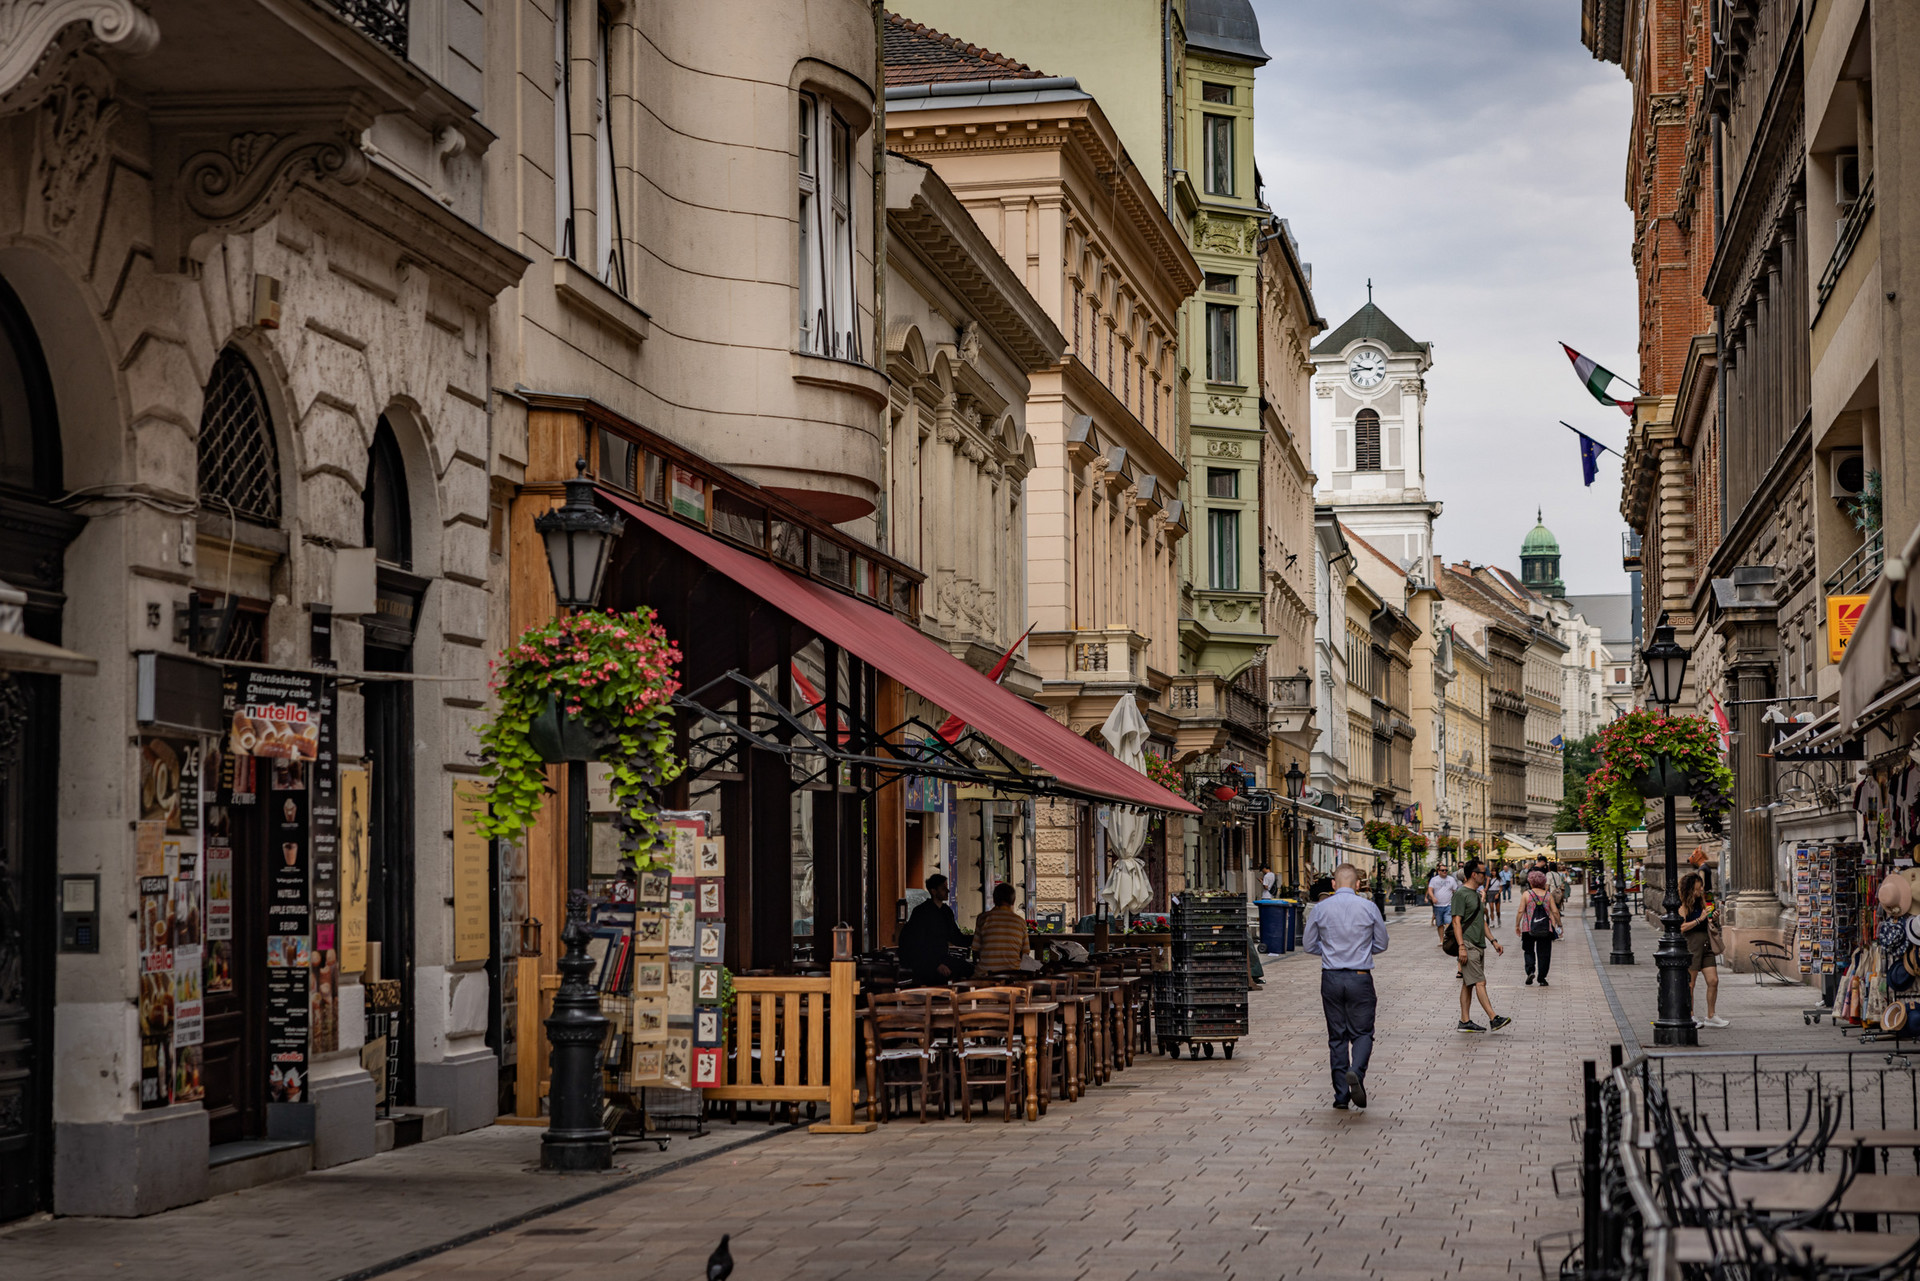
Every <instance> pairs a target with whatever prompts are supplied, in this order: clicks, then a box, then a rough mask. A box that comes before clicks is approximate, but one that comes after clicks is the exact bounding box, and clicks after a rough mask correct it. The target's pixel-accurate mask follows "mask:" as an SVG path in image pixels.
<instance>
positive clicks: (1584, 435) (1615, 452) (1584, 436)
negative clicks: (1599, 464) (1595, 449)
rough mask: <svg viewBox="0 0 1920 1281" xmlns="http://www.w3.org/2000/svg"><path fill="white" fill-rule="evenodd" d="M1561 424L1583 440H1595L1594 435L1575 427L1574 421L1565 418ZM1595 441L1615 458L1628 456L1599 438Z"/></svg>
mask: <svg viewBox="0 0 1920 1281" xmlns="http://www.w3.org/2000/svg"><path fill="white" fill-rule="evenodd" d="M1560 425H1561V426H1562V427H1565V428H1566V429H1567V430H1568V431H1570V432H1572V433H1573V434H1574V435H1576V436H1579V437H1580V438H1581V439H1583V440H1593V437H1591V436H1589V435H1587V433H1585V432H1583V431H1581V430H1580V429H1579V428H1578V427H1575V426H1574V425H1573V424H1572V423H1570V422H1568V421H1567V420H1566V419H1564V418H1562V419H1561V420H1560ZM1593 443H1594V444H1596V445H1600V450H1601V452H1602V453H1608V454H1612V455H1613V456H1614V457H1615V458H1618V459H1621V460H1625V458H1626V455H1625V454H1623V453H1621V452H1620V451H1619V450H1617V449H1615V448H1614V447H1613V446H1612V445H1602V444H1600V442H1599V441H1597V440H1593Z"/></svg>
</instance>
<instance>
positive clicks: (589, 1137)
mask: <svg viewBox="0 0 1920 1281" xmlns="http://www.w3.org/2000/svg"><path fill="white" fill-rule="evenodd" d="M576 472H577V474H576V475H575V477H574V478H573V479H572V480H569V481H568V482H567V483H566V501H565V502H564V503H563V504H561V506H559V507H558V508H556V509H554V510H553V511H550V512H547V513H546V514H545V515H542V516H536V517H535V518H534V521H533V528H534V531H535V532H536V533H538V534H539V535H540V538H541V541H542V542H544V543H545V544H546V551H547V569H548V571H549V572H550V573H551V574H552V575H553V595H554V599H555V600H556V602H557V603H558V604H559V607H560V608H561V609H565V610H576V609H590V608H592V606H593V605H594V603H595V602H596V601H597V600H599V598H600V579H601V575H602V574H603V573H604V572H605V571H606V567H607V553H608V551H609V550H610V549H611V547H612V546H613V540H614V539H615V538H617V537H619V535H620V531H621V528H622V526H623V524H624V522H621V521H616V520H615V519H614V518H613V517H610V516H608V515H607V514H606V513H605V512H603V511H601V510H600V506H599V504H598V503H597V502H595V501H594V496H593V480H592V479H591V478H590V477H589V476H588V475H587V460H586V459H584V458H582V459H580V460H579V462H578V463H577V464H576ZM587 903H588V899H587V762H586V760H585V759H584V758H582V759H573V758H569V759H568V760H567V924H566V928H565V929H564V930H562V931H561V933H560V941H561V943H562V944H564V945H565V947H566V951H565V953H564V954H562V956H561V957H560V962H559V968H560V990H559V991H558V992H556V993H555V994H554V998H553V1013H552V1014H551V1015H550V1016H549V1017H548V1018H547V1020H546V1027H547V1047H548V1050H547V1053H548V1061H549V1062H550V1063H551V1064H552V1067H553V1085H552V1089H551V1091H550V1092H549V1094H548V1107H547V1114H548V1119H547V1132H546V1134H544V1135H543V1136H541V1140H540V1168H541V1169H543V1170H562V1171H579V1170H605V1169H610V1168H611V1167H612V1165H613V1135H612V1134H610V1133H608V1131H607V1128H606V1126H605V1125H603V1124H602V1122H601V1113H602V1099H601V1088H600V1087H601V1081H600V1072H599V1068H598V1065H597V1063H596V1061H595V1060H597V1059H598V1058H599V1054H600V1046H601V1043H602V1042H604V1041H605V1040H606V1035H607V1019H606V1016H605V1015H603V1014H601V1013H600V994H599V992H598V991H596V990H595V988H594V985H593V979H592V974H593V970H594V964H593V959H592V958H591V957H589V956H588V955H587Z"/></svg>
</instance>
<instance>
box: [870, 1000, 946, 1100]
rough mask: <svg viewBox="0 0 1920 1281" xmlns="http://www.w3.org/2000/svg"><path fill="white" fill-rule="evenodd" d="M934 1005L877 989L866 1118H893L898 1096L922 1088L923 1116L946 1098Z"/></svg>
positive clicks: (872, 1004) (872, 1008)
mask: <svg viewBox="0 0 1920 1281" xmlns="http://www.w3.org/2000/svg"><path fill="white" fill-rule="evenodd" d="M931 1016H932V1008H931V1005H930V1004H929V1003H928V1002H927V1001H925V1000H902V999H900V994H898V993H878V994H875V995H874V996H873V997H872V998H871V999H870V1002H869V1004H868V1006H867V1120H869V1121H871V1120H874V1119H875V1117H874V1107H875V1104H876V1103H879V1105H880V1119H882V1120H889V1121H890V1120H892V1119H893V1116H894V1098H895V1097H896V1096H897V1095H899V1094H902V1093H904V1094H907V1095H908V1096H909V1097H911V1094H912V1091H913V1090H915V1089H918V1090H919V1091H920V1121H921V1123H922V1124H925V1122H926V1119H927V1108H928V1106H929V1105H930V1104H931V1103H932V1101H933V1099H934V1098H935V1097H936V1096H939V1097H941V1098H942V1099H943V1101H944V1096H945V1090H944V1088H943V1087H944V1085H945V1075H944V1072H943V1070H942V1068H941V1066H940V1064H939V1063H938V1061H937V1060H938V1052H937V1051H936V1050H935V1049H934V1045H933V1021H932V1017H931Z"/></svg>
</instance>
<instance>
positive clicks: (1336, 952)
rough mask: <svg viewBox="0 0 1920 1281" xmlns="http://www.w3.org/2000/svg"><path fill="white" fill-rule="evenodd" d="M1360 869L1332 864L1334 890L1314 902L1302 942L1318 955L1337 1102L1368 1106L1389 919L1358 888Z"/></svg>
mask: <svg viewBox="0 0 1920 1281" xmlns="http://www.w3.org/2000/svg"><path fill="white" fill-rule="evenodd" d="M1359 883H1360V869H1358V868H1356V867H1355V866H1354V865H1353V864H1351V863H1342V864H1341V865H1340V866H1339V867H1336V868H1335V869H1334V870H1333V893H1332V894H1330V895H1328V896H1327V897H1326V898H1324V899H1322V900H1320V901H1319V902H1318V903H1316V904H1314V906H1313V911H1312V912H1311V913H1310V914H1309V915H1308V916H1307V930H1306V934H1305V936H1304V937H1303V938H1302V939H1301V946H1303V947H1305V948H1306V950H1307V951H1309V952H1311V953H1313V954H1314V955H1315V956H1317V957H1319V958H1320V1005H1321V1008H1322V1009H1323V1010H1324V1011H1325V1012H1326V1016H1327V1049H1328V1060H1329V1064H1330V1066H1331V1067H1332V1069H1333V1106H1334V1108H1335V1109H1336V1110H1337V1111H1341V1112H1345V1111H1347V1109H1348V1107H1349V1106H1352V1107H1356V1108H1359V1109H1360V1110H1362V1111H1365V1110H1366V1106H1367V1062H1368V1060H1370V1059H1371V1058H1372V1057H1373V1017H1374V1012H1375V1008H1376V1006H1377V1005H1378V998H1377V997H1376V996H1375V994H1374V990H1373V958H1374V957H1375V956H1377V955H1379V954H1380V953H1382V952H1384V951H1386V950H1387V922H1386V918H1384V917H1383V916H1381V915H1380V909H1379V908H1377V907H1375V906H1374V904H1373V902H1372V901H1371V900H1370V899H1364V898H1361V897H1360V896H1359V895H1358V894H1356V893H1354V887H1355V886H1357V885H1358V884H1359Z"/></svg>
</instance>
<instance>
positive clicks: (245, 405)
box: [199, 347, 280, 525]
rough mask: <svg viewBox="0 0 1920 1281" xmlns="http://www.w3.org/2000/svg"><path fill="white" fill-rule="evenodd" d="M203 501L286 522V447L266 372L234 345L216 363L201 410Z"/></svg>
mask: <svg viewBox="0 0 1920 1281" xmlns="http://www.w3.org/2000/svg"><path fill="white" fill-rule="evenodd" d="M199 451H200V505H201V506H202V507H204V508H206V509H207V510H208V511H210V512H219V513H222V514H231V515H234V516H240V517H244V518H246V519H247V520H251V521H257V522H259V523H260V524H262V525H278V524H279V523H280V446H279V445H278V443H276V442H275V440H274V437H273V418H272V417H271V415H269V414H268V413H267V397H266V393H265V391H264V390H263V389H262V388H261V386H260V376H259V375H258V374H256V373H254V372H253V366H252V365H251V364H250V363H248V361H247V358H246V357H245V356H242V355H241V354H240V353H239V352H238V351H236V350H234V349H233V348H232V347H228V348H227V349H226V350H225V351H222V352H221V353H220V357H219V359H217V360H215V361H214V362H213V375H212V376H211V377H210V378H208V379H207V393H206V407H205V408H204V409H202V410H201V411H200V442H199Z"/></svg>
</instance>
